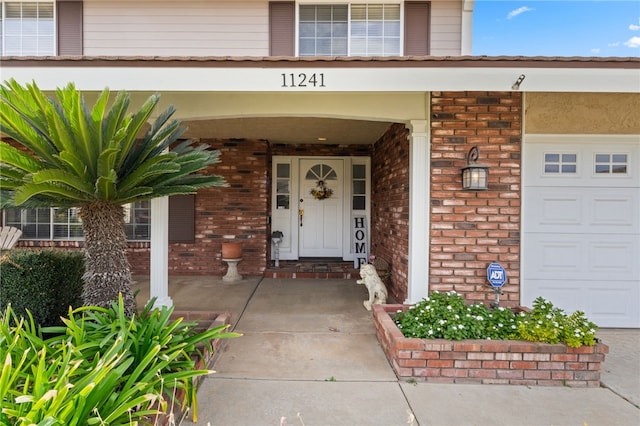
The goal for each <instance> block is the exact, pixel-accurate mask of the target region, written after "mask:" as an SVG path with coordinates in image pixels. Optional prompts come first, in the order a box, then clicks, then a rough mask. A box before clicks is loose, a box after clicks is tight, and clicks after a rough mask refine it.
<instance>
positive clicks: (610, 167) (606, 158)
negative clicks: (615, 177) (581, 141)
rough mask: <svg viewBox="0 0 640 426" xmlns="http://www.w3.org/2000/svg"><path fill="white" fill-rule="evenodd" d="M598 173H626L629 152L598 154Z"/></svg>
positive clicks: (596, 169)
mask: <svg viewBox="0 0 640 426" xmlns="http://www.w3.org/2000/svg"><path fill="white" fill-rule="evenodd" d="M594 171H595V172H596V174H626V173H627V154H596V158H595V162H594Z"/></svg>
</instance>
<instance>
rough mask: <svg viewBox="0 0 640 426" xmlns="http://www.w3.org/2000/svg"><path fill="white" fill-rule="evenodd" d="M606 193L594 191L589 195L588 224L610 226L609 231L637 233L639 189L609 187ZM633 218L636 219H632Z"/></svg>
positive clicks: (639, 225)
mask: <svg viewBox="0 0 640 426" xmlns="http://www.w3.org/2000/svg"><path fill="white" fill-rule="evenodd" d="M607 192H608V193H607V194H601V193H594V194H591V196H590V197H589V200H590V201H589V202H590V204H591V208H589V209H587V211H588V212H590V214H589V216H588V219H589V226H590V227H593V226H596V227H600V226H610V227H611V228H610V229H609V232H611V231H614V232H615V231H618V232H634V233H638V227H640V224H639V223H638V220H637V218H638V214H639V212H638V207H637V206H638V205H639V204H640V203H639V202H638V196H639V192H640V191H630V190H629V189H626V188H624V189H623V188H611V189H610V190H609V191H607ZM634 219H636V220H635V221H634Z"/></svg>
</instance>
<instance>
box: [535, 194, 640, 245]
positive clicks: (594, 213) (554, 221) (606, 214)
mask: <svg viewBox="0 0 640 426" xmlns="http://www.w3.org/2000/svg"><path fill="white" fill-rule="evenodd" d="M526 193H527V202H526V203H525V204H526V205H528V207H527V213H528V214H527V215H526V220H527V222H526V228H525V229H526V232H563V233H581V234H582V233H591V234H593V233H607V234H611V233H614V234H618V233H619V234H625V233H635V234H637V233H639V232H640V223H638V222H639V221H638V220H637V219H636V218H637V217H639V215H640V212H638V205H640V202H639V200H638V197H639V193H640V190H638V191H633V190H630V189H628V188H609V189H608V190H607V191H606V192H603V191H602V190H601V189H597V190H594V189H593V188H571V189H568V188H543V187H532V188H527V191H526Z"/></svg>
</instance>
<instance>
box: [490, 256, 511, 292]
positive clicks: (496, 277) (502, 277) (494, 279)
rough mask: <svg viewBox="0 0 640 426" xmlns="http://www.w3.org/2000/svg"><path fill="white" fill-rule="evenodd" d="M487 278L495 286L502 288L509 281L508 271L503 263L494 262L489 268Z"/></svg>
mask: <svg viewBox="0 0 640 426" xmlns="http://www.w3.org/2000/svg"><path fill="white" fill-rule="evenodd" d="M487 280H489V282H490V283H491V285H492V286H493V287H494V288H500V287H502V286H503V285H504V283H505V282H507V271H505V270H504V268H503V267H502V265H501V264H499V263H497V262H493V263H491V264H490V265H489V267H488V268H487Z"/></svg>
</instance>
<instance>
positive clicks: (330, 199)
mask: <svg viewBox="0 0 640 426" xmlns="http://www.w3.org/2000/svg"><path fill="white" fill-rule="evenodd" d="M299 179H300V180H299V197H298V213H299V217H298V227H299V249H298V250H299V255H300V257H342V256H343V246H344V244H343V216H344V215H343V202H344V200H343V198H344V197H343V183H344V160H342V159H330V158H303V159H300V166H299Z"/></svg>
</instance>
